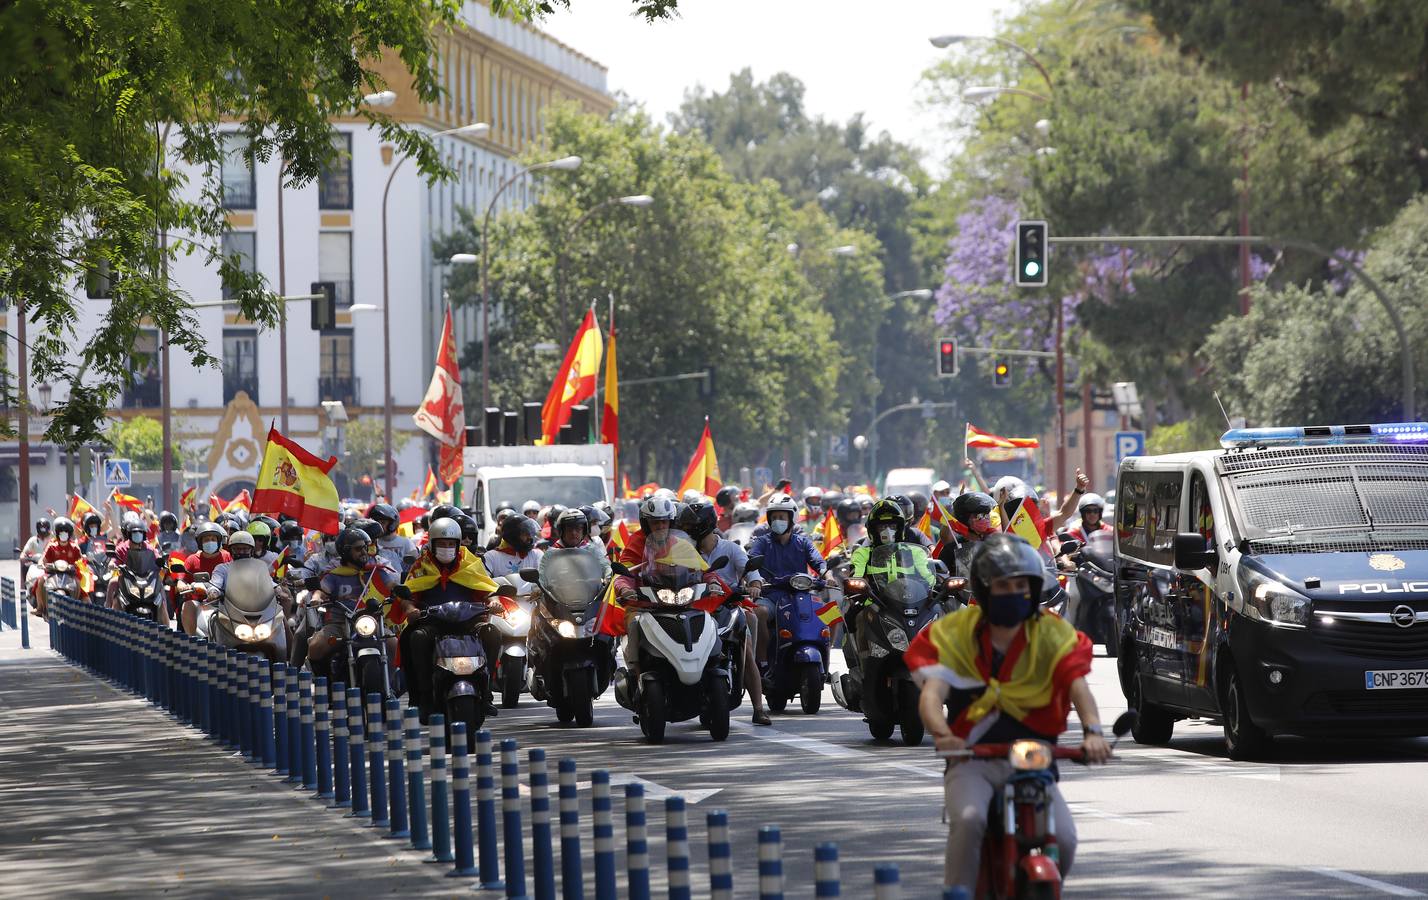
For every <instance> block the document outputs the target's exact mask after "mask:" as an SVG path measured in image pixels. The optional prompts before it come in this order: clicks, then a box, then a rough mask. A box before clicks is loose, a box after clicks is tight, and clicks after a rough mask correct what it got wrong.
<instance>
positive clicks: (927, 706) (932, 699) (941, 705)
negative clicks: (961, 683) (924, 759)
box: [917, 678, 967, 762]
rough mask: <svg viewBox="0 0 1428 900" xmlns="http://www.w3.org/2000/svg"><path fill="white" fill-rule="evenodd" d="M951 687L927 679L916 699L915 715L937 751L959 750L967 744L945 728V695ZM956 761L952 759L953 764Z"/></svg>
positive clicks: (949, 729)
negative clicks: (919, 718) (919, 719)
mask: <svg viewBox="0 0 1428 900" xmlns="http://www.w3.org/2000/svg"><path fill="white" fill-rule="evenodd" d="M951 690H952V686H951V685H949V684H948V683H947V682H945V681H943V680H942V679H940V678H929V679H927V680H926V681H924V682H923V683H922V693H921V694H919V695H918V698H917V714H918V715H919V716H921V717H922V727H924V728H926V729H927V731H928V733H929V734H931V735H932V742H933V743H934V744H936V745H937V749H938V750H961V749H963V748H964V747H966V746H967V742H966V741H964V740H962V739H961V738H959V737H957V735H955V734H953V733H952V729H951V728H949V727H948V726H947V695H948V694H949V693H950V692H951ZM956 761H957V760H956V759H955V758H954V759H953V762H956Z"/></svg>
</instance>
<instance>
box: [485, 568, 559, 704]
mask: <svg viewBox="0 0 1428 900" xmlns="http://www.w3.org/2000/svg"><path fill="white" fill-rule="evenodd" d="M547 552H549V551H547ZM496 583H497V584H499V585H505V586H508V587H509V588H511V590H509V591H506V592H504V594H503V596H502V601H503V605H504V606H505V611H504V613H503V614H502V615H496V616H492V617H491V625H492V627H493V628H495V629H496V633H497V634H499V635H500V636H501V656H500V658H498V659H497V660H496V661H495V666H494V669H493V670H492V673H491V677H492V678H493V679H495V680H494V681H493V682H492V687H493V688H495V689H497V690H499V691H500V692H501V706H502V707H503V708H505V709H511V708H513V707H515V706H516V705H517V704H519V703H520V701H521V691H522V690H523V689H524V688H525V685H526V656H527V649H526V641H527V639H528V638H529V637H530V633H531V613H532V612H534V610H535V596H534V592H535V585H533V584H530V583H529V582H527V581H525V580H524V579H523V578H522V577H521V576H520V573H519V572H515V573H512V574H510V575H503V576H501V577H500V578H497V579H496Z"/></svg>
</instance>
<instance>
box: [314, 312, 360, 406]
mask: <svg viewBox="0 0 1428 900" xmlns="http://www.w3.org/2000/svg"><path fill="white" fill-rule="evenodd" d="M320 351H321V359H319V361H318V379H317V392H318V395H319V396H318V399H320V400H340V401H342V403H343V405H345V406H356V405H357V393H358V392H357V386H358V385H357V379H356V378H355V377H353V375H352V330H351V329H350V328H347V329H334V330H332V331H324V332H323V333H322V337H321V343H320Z"/></svg>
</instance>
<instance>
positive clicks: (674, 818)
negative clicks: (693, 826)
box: [664, 797, 693, 900]
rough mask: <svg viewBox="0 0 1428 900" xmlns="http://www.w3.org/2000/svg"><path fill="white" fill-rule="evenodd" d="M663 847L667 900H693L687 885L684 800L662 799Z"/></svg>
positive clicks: (686, 840)
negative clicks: (667, 891)
mask: <svg viewBox="0 0 1428 900" xmlns="http://www.w3.org/2000/svg"><path fill="white" fill-rule="evenodd" d="M664 846H665V858H666V860H667V861H668V864H669V900H693V897H692V895H691V894H690V884H689V823H688V821H687V820H686V818H685V812H684V798H683V797H666V798H664Z"/></svg>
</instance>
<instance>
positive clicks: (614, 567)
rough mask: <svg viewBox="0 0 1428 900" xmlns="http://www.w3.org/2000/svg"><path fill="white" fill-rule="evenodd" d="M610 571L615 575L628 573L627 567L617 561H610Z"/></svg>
mask: <svg viewBox="0 0 1428 900" xmlns="http://www.w3.org/2000/svg"><path fill="white" fill-rule="evenodd" d="M610 571H611V572H614V573H615V574H616V575H628V574H630V570H629V568H628V567H627V566H626V565H625V564H624V563H622V562H618V561H616V562H612V563H610Z"/></svg>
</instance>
